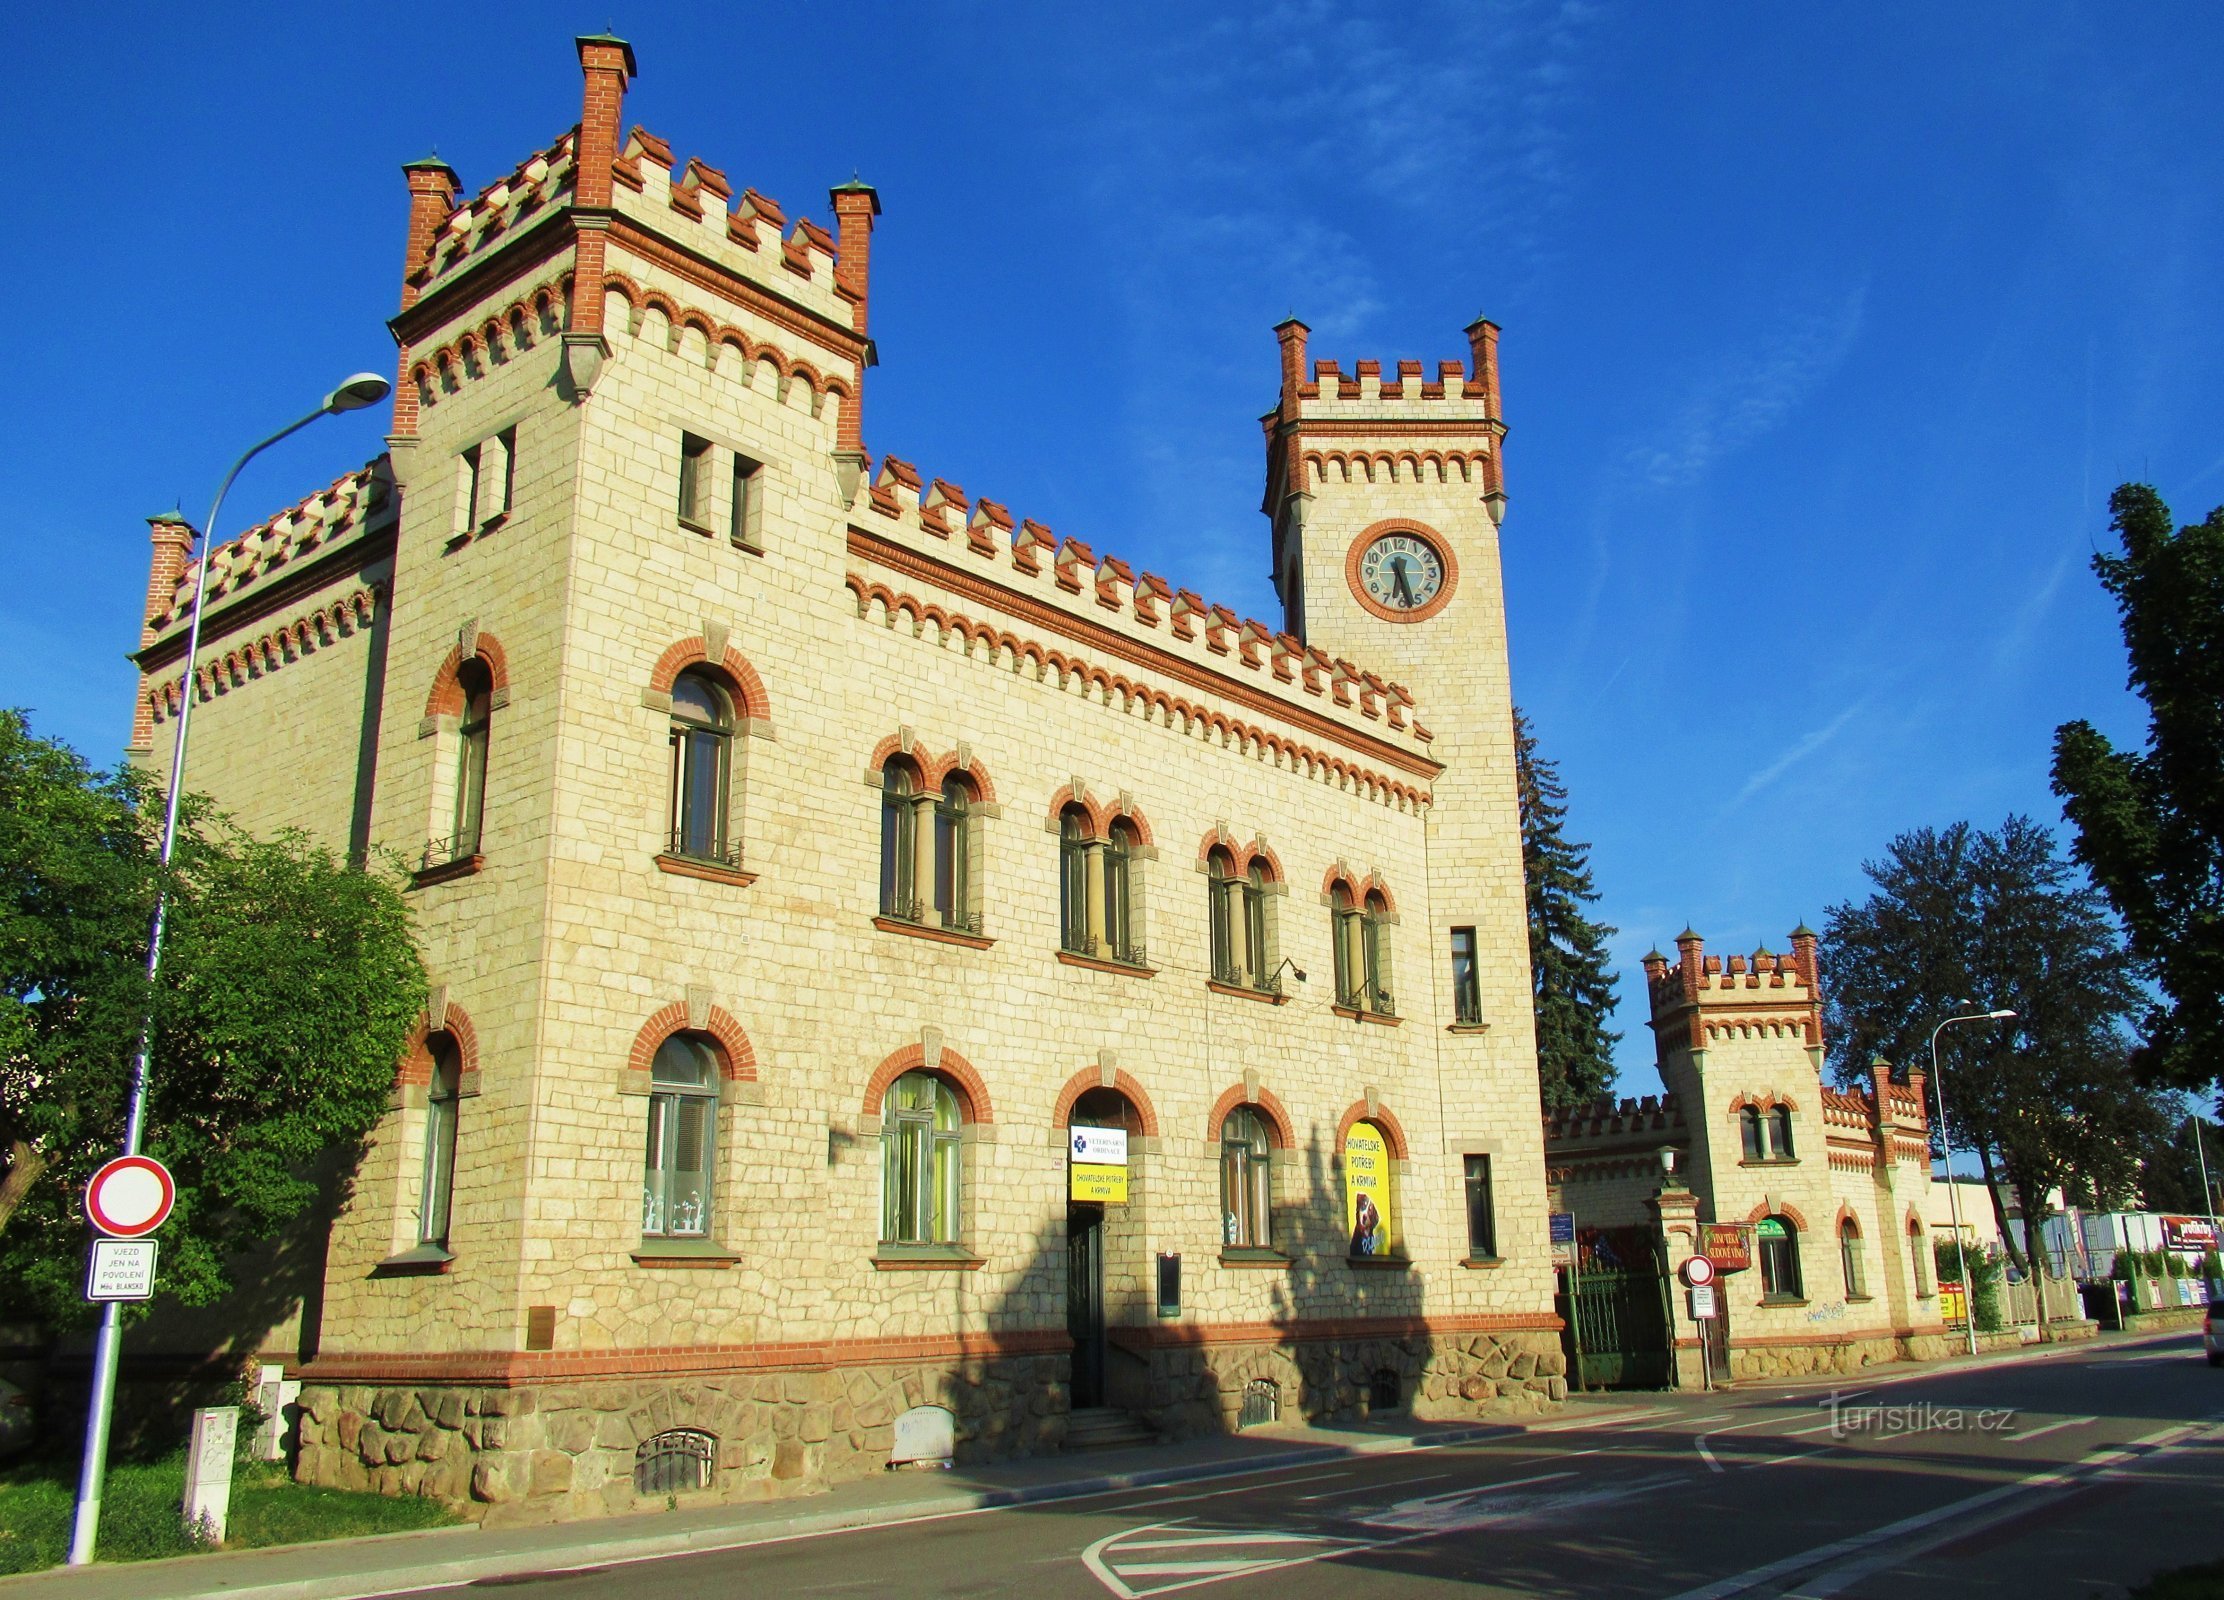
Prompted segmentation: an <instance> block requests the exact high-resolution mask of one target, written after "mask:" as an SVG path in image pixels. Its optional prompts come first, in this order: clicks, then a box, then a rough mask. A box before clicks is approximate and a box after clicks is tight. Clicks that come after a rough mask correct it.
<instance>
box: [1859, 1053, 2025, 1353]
mask: <svg viewBox="0 0 2224 1600" xmlns="http://www.w3.org/2000/svg"><path fill="white" fill-rule="evenodd" d="M2014 1016H2015V1013H2014V1012H2013V1011H1971V1012H1967V1013H1964V1014H1963V1015H1961V1016H1958V1017H1948V1018H1947V1019H1946V1020H1945V1021H1944V1022H1941V1023H1940V1024H1939V1025H1938V1026H1937V1027H1935V1028H1933V1029H1931V1093H1932V1094H1934V1095H1936V1096H1937V1097H1938V1145H1939V1149H1940V1150H1941V1151H1942V1152H1943V1153H1944V1158H1945V1165H1946V1203H1947V1204H1948V1205H1949V1206H1951V1207H1952V1208H1953V1213H1954V1251H1955V1254H1956V1256H1957V1257H1958V1258H1959V1260H1960V1262H1961V1312H1962V1315H1961V1323H1962V1330H1963V1332H1965V1333H1966V1334H1967V1335H1968V1336H1969V1353H1970V1354H1971V1355H1975V1354H1976V1353H1977V1285H1976V1282H1975V1278H1976V1274H1975V1273H1973V1272H1971V1271H1970V1270H1969V1241H1968V1240H1967V1239H1965V1238H1963V1237H1962V1231H1961V1186H1960V1185H1959V1184H1957V1183H1955V1182H1954V1141H1953V1139H1952V1137H1951V1136H1950V1135H1949V1134H1948V1133H1947V1131H1946V1073H1945V1071H1944V1069H1943V1068H1941V1067H1940V1066H1939V1064H1938V1036H1939V1035H1940V1034H1942V1033H1944V1032H1945V1031H1946V1030H1947V1029H1948V1028H1950V1027H1952V1026H1953V1025H1954V1024H1955V1023H1957V1022H2005V1021H2008V1020H2009V1019H2011V1018H2013V1017H2014ZM1878 1109H1879V1110H1881V1109H1882V1108H1881V1107H1879V1108H1878Z"/></svg>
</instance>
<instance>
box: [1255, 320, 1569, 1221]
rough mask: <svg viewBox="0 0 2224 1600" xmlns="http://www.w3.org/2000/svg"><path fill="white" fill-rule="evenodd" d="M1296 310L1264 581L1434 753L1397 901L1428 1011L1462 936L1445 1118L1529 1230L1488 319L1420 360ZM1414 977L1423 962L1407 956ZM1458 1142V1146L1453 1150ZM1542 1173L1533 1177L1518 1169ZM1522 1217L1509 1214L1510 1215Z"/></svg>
mask: <svg viewBox="0 0 2224 1600" xmlns="http://www.w3.org/2000/svg"><path fill="white" fill-rule="evenodd" d="M1307 331H1308V330H1307V329H1306V327H1305V325H1304V324H1303V323H1302V322H1299V321H1297V320H1295V319H1294V318H1293V319H1291V320H1289V321H1287V322H1284V323H1283V324H1282V325H1281V326H1280V327H1279V328H1277V329H1276V330H1275V332H1276V334H1277V335H1278V336H1279V338H1280V340H1281V345H1282V385H1281V396H1280V400H1279V403H1278V404H1277V405H1276V407H1275V409H1274V410H1273V411H1271V412H1269V413H1268V414H1267V415H1266V416H1265V417H1264V418H1263V419H1262V422H1263V425H1264V428H1265V433H1266V455H1267V474H1266V502H1265V506H1264V510H1265V511H1266V513H1267V516H1268V517H1269V518H1270V519H1271V520H1272V523H1273V536H1274V582H1275V588H1276V591H1277V592H1278V594H1279V595H1280V597H1281V600H1282V606H1283V612H1284V616H1285V623H1284V626H1285V627H1286V628H1287V630H1288V631H1289V632H1290V633H1292V634H1295V635H1296V636H1298V637H1299V638H1300V639H1302V640H1304V641H1305V643H1306V644H1307V645H1308V646H1310V647H1312V648H1313V649H1317V650H1320V651H1322V652H1324V653H1325V654H1327V655H1328V656H1329V657H1331V658H1337V659H1343V660H1347V661H1350V662H1352V663H1354V664H1355V665H1356V666H1358V667H1359V668H1361V669H1363V670H1365V671H1367V672H1370V673H1374V674H1377V675H1379V676H1381V677H1383V678H1385V679H1389V680H1392V681H1395V682H1397V683H1401V684H1403V685H1404V686H1405V687H1406V688H1407V689H1408V690H1409V691H1411V693H1412V695H1413V697H1414V702H1415V704H1414V715H1415V719H1416V720H1417V721H1418V722H1419V723H1420V724H1421V725H1422V726H1423V727H1425V728H1426V729H1427V730H1428V732H1429V735H1430V736H1431V737H1430V740H1429V750H1430V754H1431V755H1432V756H1434V757H1435V759H1436V760H1438V761H1440V762H1442V763H1443V771H1442V772H1441V773H1439V774H1438V775H1437V777H1436V779H1435V780H1434V782H1433V783H1432V784H1431V786H1430V799H1429V806H1428V812H1427V823H1426V826H1427V829H1428V845H1429V856H1428V859H1429V871H1428V882H1427V884H1426V885H1425V888H1426V894H1425V896H1422V897H1415V898H1414V899H1413V900H1410V901H1409V902H1408V903H1406V904H1404V905H1401V907H1400V908H1399V909H1400V919H1401V920H1400V926H1399V929H1398V935H1397V937H1398V943H1399V947H1400V949H1401V950H1402V951H1404V952H1407V954H1406V955H1405V956H1404V959H1405V960H1406V961H1408V962H1413V961H1414V960H1415V958H1416V957H1419V956H1421V955H1422V954H1423V949H1424V945H1425V948H1426V953H1427V965H1426V967H1425V968H1423V969H1420V970H1425V971H1426V972H1427V974H1428V981H1429V982H1430V983H1432V984H1434V985H1435V986H1437V989H1438V1004H1437V1006H1436V1007H1434V1008H1433V1009H1434V1011H1435V1014H1437V1015H1439V1016H1443V1017H1456V1016H1457V1015H1458V1014H1459V1006H1458V1003H1457V1002H1458V996H1457V994H1456V992H1455V977H1454V974H1455V970H1456V969H1457V966H1458V960H1459V958H1458V957H1457V956H1456V955H1455V951H1461V950H1468V949H1471V950H1472V951H1473V957H1472V960H1473V963H1474V966H1475V968H1476V979H1477V983H1476V988H1477V989H1478V990H1479V993H1480V999H1481V1015H1480V1018H1479V1019H1478V1022H1479V1025H1474V1024H1466V1023H1462V1022H1454V1023H1453V1024H1452V1025H1451V1026H1449V1027H1447V1028H1445V1029H1444V1030H1443V1031H1442V1032H1441V1033H1440V1034H1439V1035H1438V1061H1439V1063H1440V1071H1441V1073H1442V1079H1443V1085H1444V1089H1445V1094H1444V1104H1445V1106H1446V1108H1447V1118H1448V1120H1447V1125H1446V1130H1445V1136H1446V1138H1447V1139H1449V1140H1454V1141H1457V1142H1458V1143H1459V1144H1460V1146H1461V1149H1462V1150H1465V1151H1468V1152H1477V1151H1480V1152H1482V1153H1489V1154H1492V1155H1493V1157H1494V1167H1495V1170H1496V1172H1497V1175H1498V1182H1499V1184H1500V1186H1501V1188H1500V1192H1501V1216H1503V1217H1504V1218H1505V1219H1506V1220H1507V1221H1508V1222H1509V1223H1514V1224H1515V1225H1516V1226H1518V1227H1523V1228H1526V1227H1529V1226H1531V1225H1534V1226H1535V1227H1536V1228H1537V1229H1538V1230H1539V1237H1538V1238H1537V1239H1536V1240H1535V1241H1534V1242H1533V1245H1531V1244H1530V1242H1528V1241H1524V1245H1525V1247H1529V1248H1533V1249H1534V1250H1535V1252H1536V1253H1537V1254H1536V1255H1535V1256H1533V1257H1532V1259H1539V1258H1543V1257H1544V1256H1545V1254H1546V1251H1547V1246H1546V1244H1545V1241H1544V1239H1543V1238H1542V1229H1543V1222H1544V1215H1545V1204H1544V1195H1543V1190H1542V1182H1543V1153H1542V1152H1543V1142H1542V1136H1541V1128H1540V1116H1539V1109H1538V1098H1537V1076H1536V1034H1535V1024H1534V1015H1533V1011H1532V998H1531V993H1530V972H1529V940H1528V918H1527V906H1526V898H1525V895H1524V886H1523V881H1522V866H1521V822H1520V814H1519V810H1518V807H1517V802H1516V798H1515V787H1514V740H1513V694H1512V684H1511V680H1510V676H1509V671H1508V666H1507V659H1506V613H1505V599H1504V593H1503V589H1502V587H1501V582H1500V575H1499V559H1498V532H1499V525H1500V523H1501V522H1502V520H1503V519H1504V516H1505V509H1506V495H1505V487H1504V478H1503V476H1502V474H1501V471H1500V458H1499V449H1500V446H1501V444H1502V442H1503V440H1504V438H1505V433H1506V428H1505V423H1504V422H1503V420H1502V419H1501V417H1500V412H1499V392H1498V328H1497V325H1496V324H1494V323H1491V322H1488V321H1485V320H1482V319H1477V320H1476V321H1475V322H1474V323H1472V324H1471V325H1470V326H1469V327H1468V328H1467V330H1466V331H1467V339H1468V349H1469V359H1468V360H1467V361H1465V362H1460V361H1445V362H1441V363H1439V364H1438V365H1437V367H1436V368H1435V370H1434V372H1433V373H1427V372H1424V370H1423V367H1422V364H1421V363H1420V362H1418V361H1400V362H1398V363H1397V364H1396V371H1395V373H1394V374H1385V373H1384V372H1383V370H1382V363H1381V362H1379V361H1361V362H1358V363H1356V366H1355V369H1354V370H1353V371H1352V372H1349V373H1346V372H1344V371H1342V370H1341V369H1340V367H1339V366H1338V364H1337V363H1336V362H1333V361H1319V362H1314V363H1312V364H1310V365H1308V363H1307V359H1306V348H1305V346H1306V334H1307ZM1406 972H1407V974H1408V976H1407V978H1406V979H1405V982H1404V984H1403V987H1404V988H1405V989H1407V990H1408V991H1410V990H1411V989H1412V988H1413V987H1414V979H1415V978H1416V977H1418V976H1419V970H1417V969H1416V967H1415V966H1412V965H1409V966H1408V967H1407V968H1406ZM1454 1153H1458V1152H1454ZM1531 1185H1534V1186H1535V1189H1536V1192H1535V1193H1533V1194H1532V1193H1528V1192H1526V1191H1527V1188H1528V1187H1529V1186H1531ZM1516 1219H1519V1220H1518V1221H1516Z"/></svg>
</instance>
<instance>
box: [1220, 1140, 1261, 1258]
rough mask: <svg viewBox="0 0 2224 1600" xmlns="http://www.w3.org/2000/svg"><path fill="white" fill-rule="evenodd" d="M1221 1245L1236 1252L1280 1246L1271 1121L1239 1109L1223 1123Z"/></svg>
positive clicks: (1221, 1144) (1221, 1148) (1221, 1150)
mask: <svg viewBox="0 0 2224 1600" xmlns="http://www.w3.org/2000/svg"><path fill="white" fill-rule="evenodd" d="M1220 1215H1221V1230H1220V1241H1221V1243H1222V1244H1223V1245H1225V1246H1226V1247H1227V1248H1229V1249H1231V1250H1270V1249H1272V1248H1273V1247H1274V1147H1273V1145H1272V1144H1271V1143H1270V1142H1269V1141H1268V1139H1267V1132H1266V1119H1265V1118H1264V1117H1262V1116H1260V1115H1259V1114H1258V1112H1256V1111H1254V1110H1252V1109H1251V1107H1249V1106H1238V1107H1236V1108H1235V1110H1233V1111H1231V1112H1229V1113H1228V1120H1227V1121H1225V1122H1223V1123H1222V1124H1221V1125H1220Z"/></svg>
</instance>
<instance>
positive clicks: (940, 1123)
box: [880, 1072, 963, 1244]
mask: <svg viewBox="0 0 2224 1600" xmlns="http://www.w3.org/2000/svg"><path fill="white" fill-rule="evenodd" d="M962 1124H963V1118H962V1116H961V1114H960V1111H959V1107H958V1097H957V1095H956V1094H955V1093H954V1092H953V1091H952V1090H951V1088H950V1086H949V1085H948V1084H946V1083H944V1082H943V1081H942V1080H941V1079H940V1078H937V1077H935V1076H934V1075H933V1074H932V1073H928V1072H907V1073H905V1074H904V1075H903V1076H902V1077H900V1078H898V1079H897V1080H896V1081H895V1082H894V1083H893V1084H891V1085H890V1086H889V1089H888V1099H887V1104H886V1109H885V1110H884V1111H883V1112H882V1113H881V1134H880V1237H881V1242H882V1243H884V1244H952V1243H955V1242H956V1240H957V1227H958V1183H959V1154H960V1150H961V1148H962V1146H961V1144H960V1135H961V1131H962Z"/></svg>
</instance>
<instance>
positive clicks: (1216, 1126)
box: [1205, 1083, 1342, 1150]
mask: <svg viewBox="0 0 2224 1600" xmlns="http://www.w3.org/2000/svg"><path fill="white" fill-rule="evenodd" d="M1239 1106H1249V1107H1251V1108H1252V1109H1253V1110H1255V1111H1257V1112H1259V1113H1260V1114H1262V1115H1263V1116H1264V1117H1265V1118H1266V1142H1267V1143H1268V1144H1269V1145H1271V1146H1272V1147H1273V1148H1275V1149H1277V1150H1294V1149H1296V1148H1297V1125H1296V1124H1295V1123H1293V1122H1291V1121H1290V1114H1289V1112H1288V1111H1287V1110H1286V1109H1284V1107H1283V1105H1282V1102H1281V1101H1280V1100H1278V1099H1276V1098H1275V1095H1274V1091H1273V1090H1272V1089H1266V1088H1262V1089H1260V1090H1259V1092H1258V1093H1257V1094H1249V1093H1246V1092H1245V1089H1244V1086H1243V1085H1242V1084H1240V1083H1239V1084H1236V1085H1234V1086H1232V1087H1231V1088H1229V1089H1227V1090H1226V1091H1225V1092H1223V1093H1222V1094H1221V1096H1220V1098H1219V1099H1217V1100H1215V1101H1214V1102H1213V1103H1212V1110H1210V1111H1208V1112H1207V1113H1206V1114H1205V1137H1206V1138H1207V1139H1211V1140H1215V1141H1217V1140H1218V1139H1219V1138H1220V1132H1221V1128H1222V1126H1223V1124H1225V1123H1226V1122H1227V1120H1228V1113H1229V1112H1231V1111H1234V1110H1235V1109H1236V1108H1237V1107H1239ZM1337 1142H1338V1143H1339V1144H1341V1143H1342V1141H1341V1139H1339V1140H1338V1141H1337Z"/></svg>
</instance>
